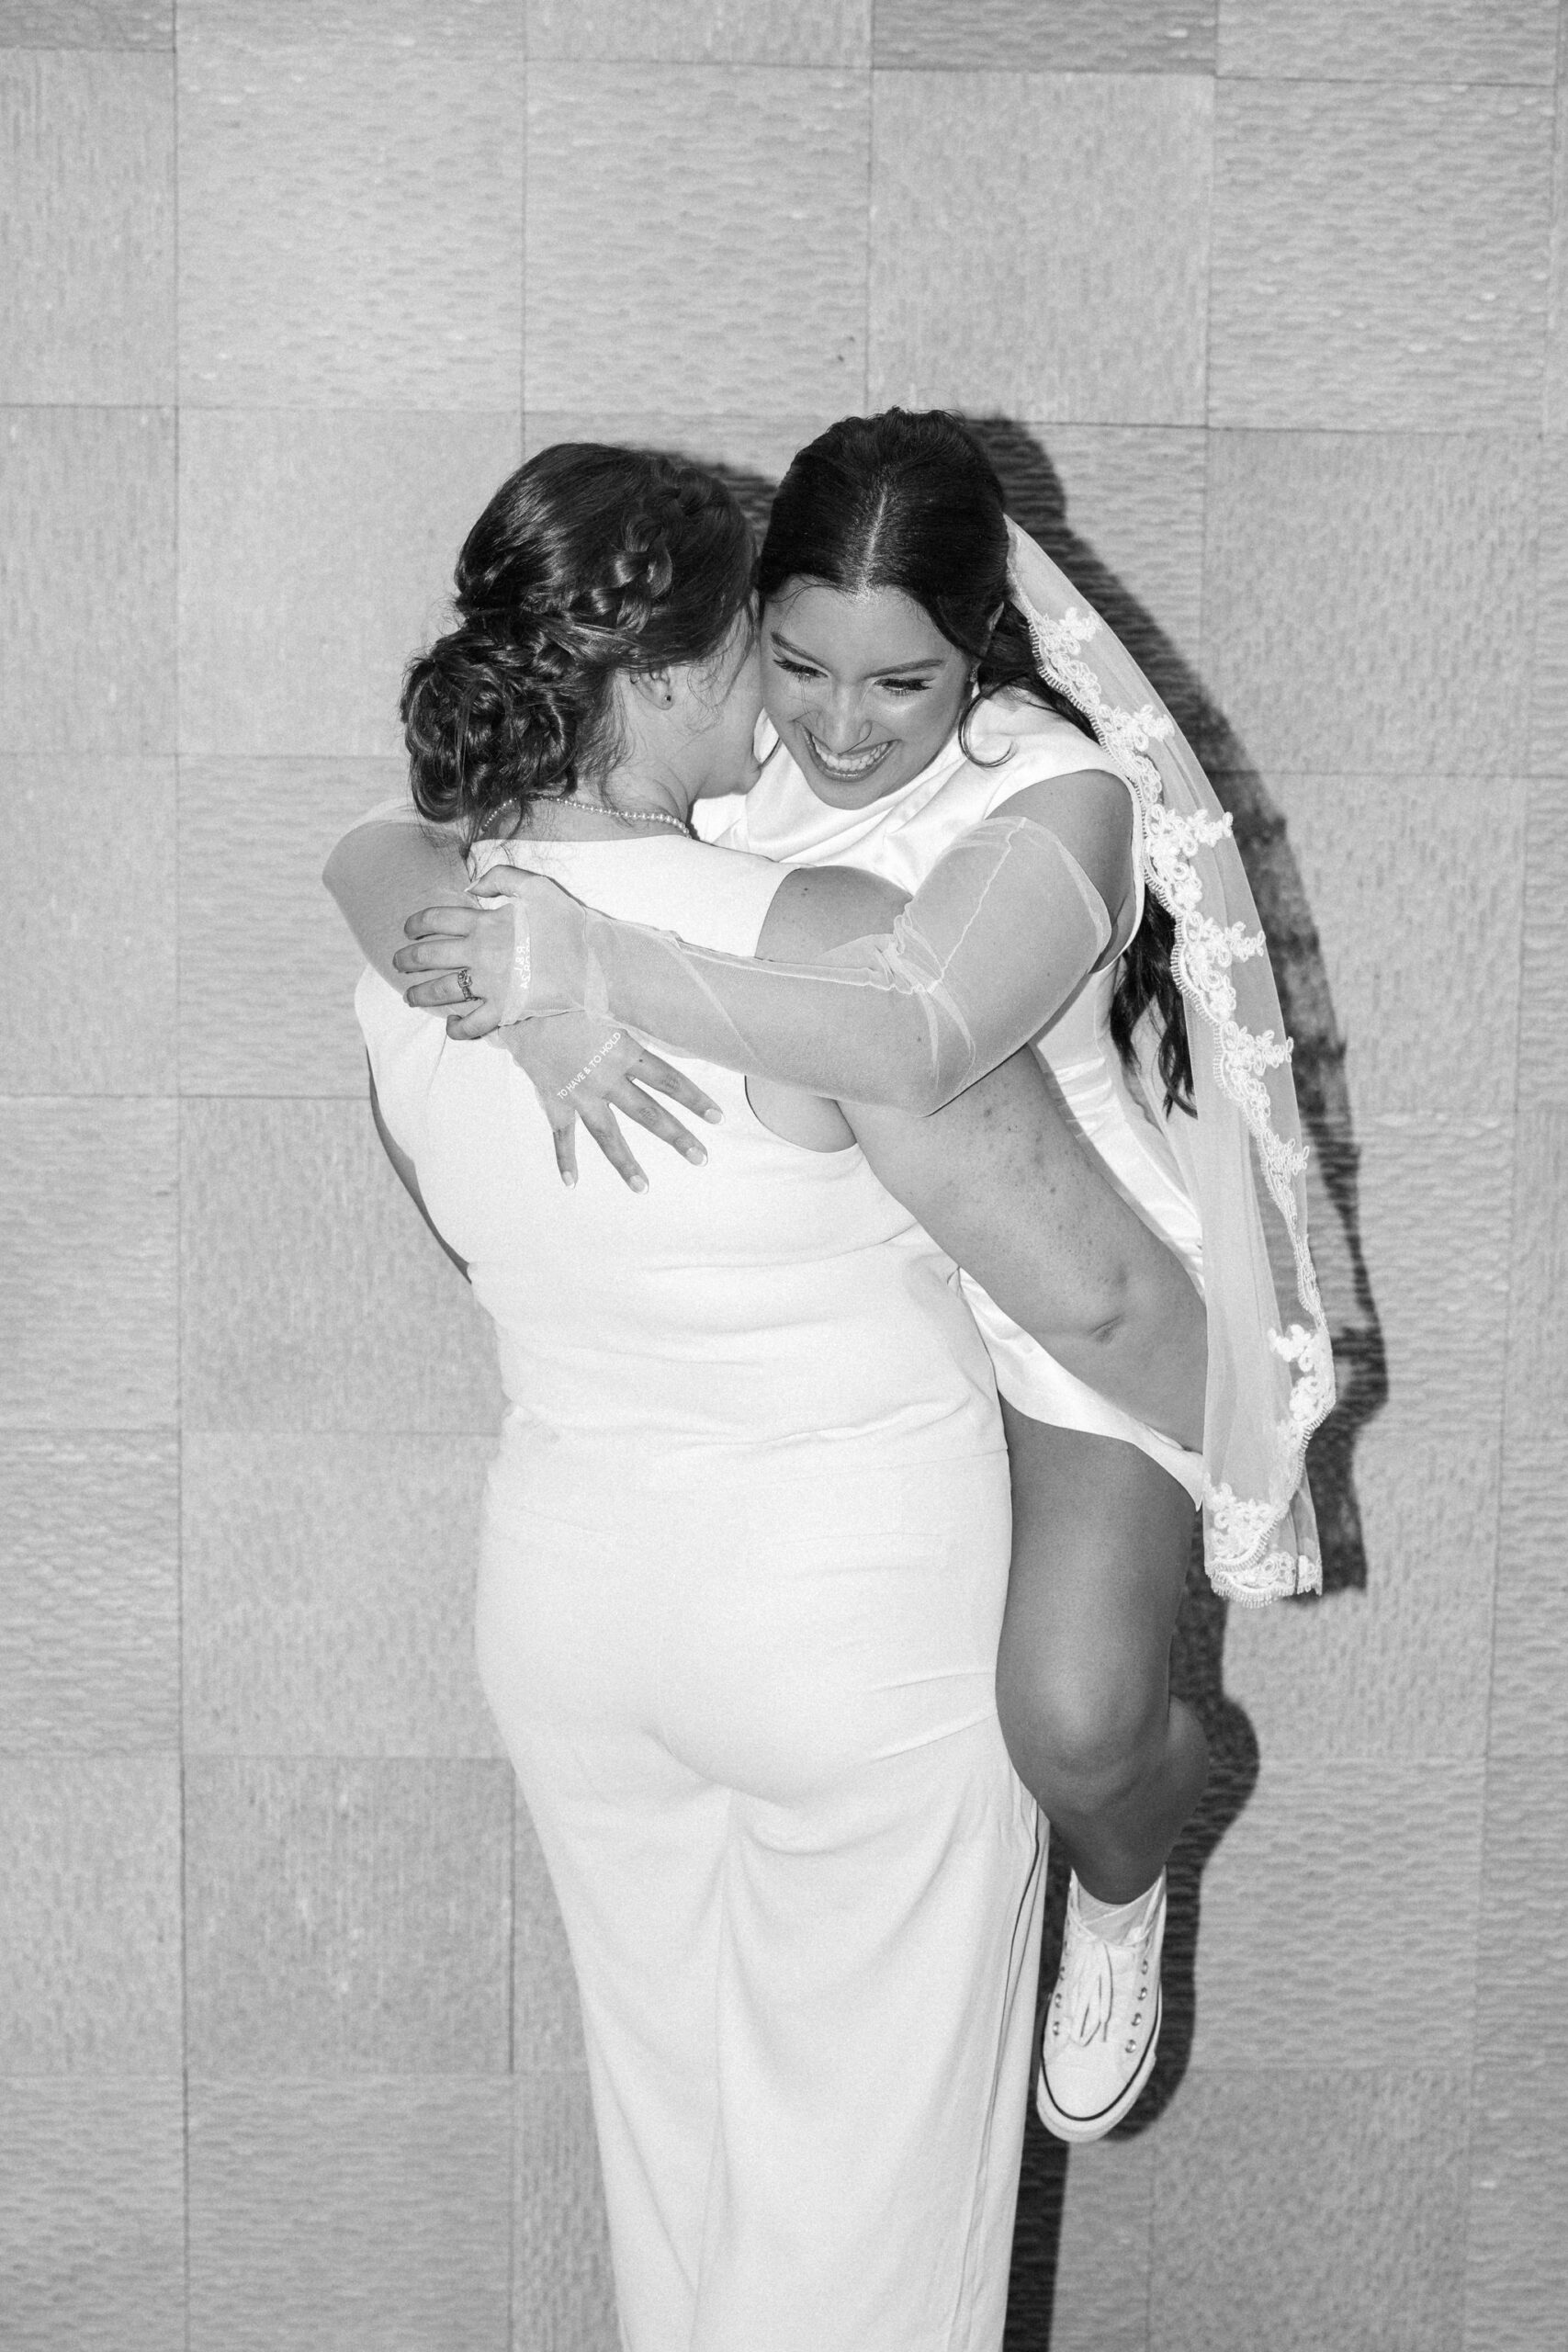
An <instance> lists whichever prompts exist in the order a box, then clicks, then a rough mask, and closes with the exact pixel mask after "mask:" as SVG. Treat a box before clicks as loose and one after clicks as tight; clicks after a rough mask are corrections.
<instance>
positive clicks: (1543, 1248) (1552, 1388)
mask: <svg viewBox="0 0 1568 2352" xmlns="http://www.w3.org/2000/svg"><path fill="white" fill-rule="evenodd" d="M1565 1202H1568V1110H1565V1109H1562V1108H1559V1107H1557V1106H1552V1107H1551V1108H1540V1109H1529V1110H1523V1111H1521V1113H1520V1114H1519V1126H1518V1143H1517V1169H1516V1178H1515V1187H1514V1204H1513V1251H1512V1256H1513V1265H1512V1275H1511V1283H1510V1289H1511V1293H1512V1296H1511V1301H1510V1308H1509V1318H1508V1371H1507V1387H1506V1397H1505V1402H1504V1419H1503V1430H1504V1437H1503V1509H1502V1516H1501V1521H1500V1524H1499V1529H1498V1542H1497V1604H1496V1615H1495V1632H1494V1643H1493V1657H1492V1714H1491V1729H1490V1740H1489V1745H1490V1747H1491V1749H1492V1751H1493V1753H1494V1755H1503V1756H1520V1757H1536V1756H1555V1757H1559V1758H1561V1757H1562V1756H1565V1755H1568V1708H1565V1707H1564V1704H1563V1696H1562V1694H1563V1690H1564V1685H1565V1679H1568V1557H1565V1555H1564V1549H1563V1541H1562V1530H1563V1526H1564V1523H1565V1519H1568V1458H1565V1454H1564V1447H1563V1430H1564V1428H1565V1427H1568V1343H1565V1341H1564V1337H1563V1330H1562V1297H1563V1293H1564V1287H1565V1284H1568V1262H1565V1261H1568V1212H1565V1208H1564V1203H1565Z"/></svg>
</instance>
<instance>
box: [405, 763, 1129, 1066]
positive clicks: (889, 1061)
mask: <svg viewBox="0 0 1568 2352" xmlns="http://www.w3.org/2000/svg"><path fill="white" fill-rule="evenodd" d="M1131 839H1132V811H1131V805H1130V802H1129V800H1128V796H1127V793H1126V790H1125V787H1124V786H1122V785H1121V784H1120V783H1119V782H1118V781H1117V780H1116V779H1115V778H1113V777H1111V776H1110V775H1106V774H1104V773H1102V772H1100V771H1099V770H1085V771H1083V772H1081V773H1079V774H1077V775H1070V776H1064V777H1057V778H1055V779H1053V780H1052V781H1051V782H1050V783H1048V784H1036V785H1030V786H1024V787H1023V788H1022V789H1021V790H1020V791H1019V792H1018V793H1016V794H1015V795H1014V796H1013V797H1012V798H1011V799H1010V800H1009V801H1008V802H1007V803H1006V804H1005V806H1004V807H1003V808H1002V809H998V812H997V814H996V815H995V816H992V817H987V818H986V819H984V820H982V821H981V822H980V823H979V824H977V825H975V826H973V827H971V828H970V830H969V831H967V832H965V833H963V834H961V835H960V836H959V838H958V839H957V840H956V841H955V842H953V843H952V844H951V846H950V847H949V848H948V849H947V850H946V851H945V852H944V854H942V857H941V858H939V859H938V861H937V863H936V865H934V866H933V867H932V868H931V872H930V874H929V875H927V876H926V878H925V880H924V881H923V882H922V883H921V885H920V887H919V889H918V890H917V891H916V893H915V895H914V897H913V898H912V899H910V900H909V902H908V906H907V907H905V908H904V910H902V912H901V913H900V914H899V915H898V916H897V919H896V920H895V922H894V923H893V925H892V927H891V929H890V930H888V929H884V930H882V931H880V932H877V933H863V934H862V935H861V936H859V937H857V938H855V939H853V940H852V941H849V942H845V943H840V945H839V946H837V947H836V948H832V949H828V950H824V951H822V952H821V953H820V954H819V956H818V958H817V960H815V961H811V962H807V961H806V960H805V959H804V958H792V959H791V961H790V963H789V964H788V965H787V966H782V965H772V964H768V963H763V962H759V961H756V960H753V959H751V958H750V957H747V956H729V955H725V954H722V953H720V952H719V951H717V950H716V949H712V948H706V947H699V946H694V945H693V944H691V943H690V942H689V941H685V940H682V939H679V938H677V937H676V936H675V935H674V934H673V933H670V932H661V931H655V930H650V929H649V928H648V927H646V926H645V925H642V924H639V923H625V922H615V921H612V920H611V918H609V917H608V916H606V915H603V914H600V913H597V912H596V911H595V910H592V908H588V907H584V906H582V905H581V903H580V902H579V901H578V900H577V899H572V898H570V897H569V896H568V895H567V893H565V892H564V891H561V890H558V888H556V887H555V886H554V885H553V884H552V883H549V882H547V881H545V880H543V879H542V878H541V877H539V876H534V875H522V874H517V873H505V874H498V875H496V876H488V877H487V881H486V888H487V889H491V888H493V889H495V890H497V891H500V892H503V893H504V894H505V895H506V896H508V897H510V898H512V899H513V900H514V901H515V902H516V906H515V909H514V913H515V915H516V918H517V923H518V926H519V927H518V929H517V931H516V934H515V936H516V940H517V942H518V943H520V945H519V952H518V953H517V954H516V955H515V956H513V944H514V938H513V925H512V924H510V923H507V922H505V920H504V915H503V914H498V915H492V916H486V917H485V918H484V919H483V920H482V922H476V921H475V920H474V918H473V917H471V916H469V917H457V916H451V915H449V914H448V913H447V912H446V911H445V910H440V909H432V910H430V913H429V917H428V919H425V918H423V917H422V918H421V919H420V921H419V922H417V923H415V924H412V925H411V926H410V928H411V933H416V934H417V935H416V936H415V937H414V938H413V942H412V944H411V945H410V946H408V947H405V948H403V949H401V950H400V952H399V955H398V957H397V962H398V967H399V969H400V971H402V972H403V973H404V974H419V973H437V974H439V975H440V977H439V978H436V979H434V980H421V981H419V982H418V984H417V985H416V986H415V987H413V988H412V989H410V990H409V991H408V996H409V1002H410V1003H411V1004H418V1005H420V1006H423V1007H425V1008H428V1009H430V1010H433V1011H434V1010H444V1011H449V1010H450V1008H451V1007H452V1005H453V1003H454V1002H455V1001H456V1000H457V995H458V993H459V991H458V990H457V988H456V987H455V986H454V984H453V983H452V981H451V978H450V974H451V971H452V969H453V968H454V967H457V965H459V964H460V965H463V966H465V967H468V970H469V971H470V972H472V973H473V975H474V978H475V982H476V989H475V992H476V993H477V994H482V995H483V996H484V998H485V999H486V1003H485V1005H484V1006H483V1007H482V1008H480V1009H479V1017H477V1018H476V1016H475V1015H474V1014H472V1013H467V1014H463V1015H459V1016H458V1018H457V1020H456V1021H454V1022H450V1023H448V1026H449V1027H450V1029H451V1032H452V1034H453V1035H455V1036H470V1035H478V1034H479V1031H480V1029H481V1028H482V1027H485V1026H493V1024H494V1021H495V1019H496V1017H497V1008H501V1009H502V1010H503V1011H504V1012H505V1016H506V1018H507V1019H508V1020H515V1019H517V1018H520V1017H522V1016H524V1015H525V1014H527V1013H544V1012H565V1011H572V1010H576V1011H586V1012H593V1013H596V1014H599V1015H600V1016H602V1017H604V1018H606V1019H609V1020H612V1021H626V1022H629V1023H633V1024H634V1025H635V1026H636V1027H637V1028H639V1029H641V1030H643V1031H644V1032H645V1033H646V1034H648V1035H651V1036H655V1037H658V1038H660V1040H661V1041H662V1042H663V1043H664V1044H665V1045H667V1046H670V1047H671V1049H672V1050H674V1051H675V1052H678V1053H690V1054H694V1055H698V1056H700V1057H702V1058H703V1059H705V1060H707V1061H715V1062H718V1063H721V1064H723V1065H724V1066H726V1067H727V1068H728V1069H743V1070H747V1071H749V1072H750V1074H751V1075H752V1076H753V1077H761V1078H769V1079H773V1080H777V1081H778V1082H779V1083H781V1084H784V1085H790V1086H796V1087H800V1088H803V1089H806V1090H807V1091H814V1092H818V1093H822V1094H829V1095H832V1096H835V1097H836V1098H838V1099H839V1100H840V1101H843V1100H845V1099H848V1100H851V1101H854V1102H867V1103H886V1104H888V1105H889V1106H891V1107H893V1108H895V1109H897V1110H903V1111H918V1112H929V1111H934V1110H937V1109H939V1108H940V1107H941V1106H942V1103H948V1102H951V1101H952V1100H953V1096H954V1095H956V1094H958V1093H960V1092H961V1091H963V1089H964V1087H966V1086H971V1085H973V1083H974V1082H975V1080H976V1079H977V1078H979V1077H982V1076H983V1075H984V1074H985V1072H986V1071H987V1070H988V1069H995V1067H996V1065H997V1064H998V1062H999V1061H1003V1060H1005V1059H1006V1057H1007V1056H1008V1055H1009V1054H1010V1053H1013V1052H1016V1050H1017V1049H1018V1047H1019V1046H1021V1045H1024V1044H1026V1043H1027V1042H1028V1041H1029V1039H1030V1038H1032V1037H1034V1036H1037V1035H1039V1033H1040V1031H1041V1030H1042V1029H1043V1028H1045V1027H1046V1026H1047V1025H1048V1024H1049V1023H1050V1022H1051V1021H1053V1020H1054V1019H1055V1015H1056V1014H1057V1013H1058V1012H1060V1011H1061V1009H1062V1007H1063V1006H1064V1005H1065V1004H1066V1003H1067V1002H1068V1001H1069V1000H1070V999H1071V998H1072V997H1073V996H1074V995H1075V994H1076V992H1077V989H1079V988H1080V987H1081V986H1082V984H1083V981H1084V979H1085V978H1086V976H1087V975H1088V974H1089V972H1090V971H1091V970H1093V969H1094V968H1095V967H1097V966H1098V965H1100V963H1102V962H1104V961H1105V960H1106V959H1107V957H1108V956H1111V955H1114V954H1115V953H1116V951H1117V948H1118V946H1119V945H1120V944H1122V939H1123V937H1124V935H1125V927H1126V921H1127V917H1128V913H1129V910H1130V906H1131V900H1132V861H1131V857H1130V855H1129V850H1130V846H1131Z"/></svg>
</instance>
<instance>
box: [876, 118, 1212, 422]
mask: <svg viewBox="0 0 1568 2352" xmlns="http://www.w3.org/2000/svg"><path fill="white" fill-rule="evenodd" d="M1212 170H1213V82H1212V81H1210V80H1207V79H1203V78H1199V77H1197V76H1192V77H1190V78H1189V77H1182V78H1167V77H1164V76H1157V75H1156V76H1151V75H1148V74H1142V75H1139V74H1134V75H1128V76H1117V75H1113V74H1029V75H1024V76H1021V75H1018V74H990V73H986V74H888V75H886V76H879V78H878V80H877V84H876V109H875V124H874V141H873V162H872V222H871V361H870V371H869V396H870V400H871V404H872V406H873V407H874V408H881V407H884V406H885V405H886V404H887V403H888V402H889V401H902V402H904V403H905V404H907V405H908V406H910V407H914V408H925V407H931V406H934V405H941V406H948V407H958V408H974V409H976V410H977V411H983V412H987V413H995V412H997V411H998V410H1000V411H1002V412H1004V413H1008V414H1010V415H1014V416H1026V417H1031V418H1053V419H1059V420H1064V421H1068V422H1075V423H1080V424H1200V423H1201V421H1202V416H1203V385H1204V347H1205V333H1206V327H1205V314H1206V310H1207V288H1208V273H1209V204H1210V183H1211V177H1212ZM1003 223H1005V232H999V224H1003Z"/></svg>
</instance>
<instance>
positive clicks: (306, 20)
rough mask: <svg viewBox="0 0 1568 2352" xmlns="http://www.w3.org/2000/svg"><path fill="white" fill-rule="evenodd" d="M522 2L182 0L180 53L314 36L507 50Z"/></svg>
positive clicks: (257, 48)
mask: <svg viewBox="0 0 1568 2352" xmlns="http://www.w3.org/2000/svg"><path fill="white" fill-rule="evenodd" d="M523 7H524V0H180V44H179V45H180V53H181V55H182V57H185V56H201V55H206V54H209V53H210V52H211V51H214V50H216V49H220V48H222V47H225V46H226V47H229V48H234V47H238V46H243V47H245V48H248V49H249V50H251V51H254V53H255V54H256V55H257V56H260V55H261V54H262V53H263V52H264V51H266V50H269V49H299V48H300V47H301V46H302V45H304V44H305V43H306V42H308V41H310V40H330V41H337V42H342V43H344V44H347V45H354V46H359V47H368V46H369V45H370V43H372V42H375V41H400V42H402V43H403V44H405V45H406V46H411V47H412V44H413V43H414V42H416V41H421V40H423V41H428V42H430V43H431V44H432V46H433V51H434V54H437V55H451V56H460V55H464V54H468V53H479V54H484V55H490V56H497V57H504V56H510V55H511V54H512V52H513V51H514V50H515V48H516V46H517V43H518V41H519V40H520V39H521V37H522V28H523Z"/></svg>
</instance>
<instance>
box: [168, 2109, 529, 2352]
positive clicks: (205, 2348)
mask: <svg viewBox="0 0 1568 2352" xmlns="http://www.w3.org/2000/svg"><path fill="white" fill-rule="evenodd" d="M511 2100H512V2092H511V2086H510V2085H509V2084H506V2083H491V2082H423V2083H409V2082H403V2083H331V2084H327V2083H194V2084H193V2085H192V2086H191V2115H190V2346H191V2352H321V2347H323V2346H327V2345H330V2346H332V2347H333V2352H505V2347H506V2323H507V2277H508V2255H509V2236H510V2214H509V2210H508V2208H509V2202H510V2188H511V2158H512V2145H511V2120H512V2119H511Z"/></svg>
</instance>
